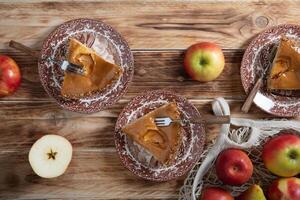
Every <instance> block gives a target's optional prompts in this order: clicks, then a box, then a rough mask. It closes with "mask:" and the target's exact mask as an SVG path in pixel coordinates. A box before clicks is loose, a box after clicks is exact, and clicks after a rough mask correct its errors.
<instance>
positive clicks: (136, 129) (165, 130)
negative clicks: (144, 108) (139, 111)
mask: <svg viewBox="0 0 300 200" xmlns="http://www.w3.org/2000/svg"><path fill="white" fill-rule="evenodd" d="M157 117H170V118H171V119H173V120H178V119H180V112H179V111H178V108H177V105H176V103H168V104H166V105H163V106H161V107H159V108H157V109H155V110H153V111H151V112H149V113H147V114H146V115H144V116H143V117H141V118H138V119H137V120H135V121H133V122H131V123H129V124H128V125H126V126H125V127H123V128H122V131H123V132H124V133H125V134H126V135H128V136H129V137H130V138H131V139H132V140H133V141H135V142H136V143H138V144H139V145H141V146H142V147H143V148H145V149H146V150H147V151H148V152H149V153H151V154H152V155H153V157H154V158H155V159H156V160H158V161H159V162H160V163H162V164H166V165H169V164H171V163H173V162H174V160H175V158H176V155H177V154H178V151H179V148H180V144H181V142H182V135H183V130H182V127H181V125H180V124H179V123H171V124H170V125H169V126H166V127H158V126H156V124H155V122H154V119H155V118H157Z"/></svg>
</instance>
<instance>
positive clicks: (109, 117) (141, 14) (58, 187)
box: [0, 0, 300, 200]
mask: <svg viewBox="0 0 300 200" xmlns="http://www.w3.org/2000/svg"><path fill="white" fill-rule="evenodd" d="M0 14H1V18H0V53H1V54H7V55H9V56H12V57H13V58H14V59H15V60H16V61H17V63H18V64H19V65H20V67H21V71H22V74H23V79H22V85H21V87H20V89H19V90H18V92H17V93H15V94H14V95H13V96H10V97H7V98H2V99H0V120H1V123H0V132H1V139H0V198H1V199H15V198H16V199H54V198H63V199H144V200H146V199H177V197H178V190H179V188H180V186H181V185H182V183H183V181H182V180H183V179H182V180H178V181H170V182H165V183H152V182H146V181H143V180H139V179H137V178H136V177H135V176H134V175H132V174H131V173H130V172H129V171H127V170H126V169H124V168H123V166H122V164H121V162H120V160H119V157H118V155H117V153H116V150H115V146H114V139H113V130H114V124H115V121H116V118H117V116H118V114H119V113H120V111H121V109H122V108H123V107H124V106H125V105H126V104H127V103H128V101H129V100H130V99H131V98H132V97H134V96H136V95H137V94H139V93H140V92H142V91H145V90H150V89H168V90H174V91H176V92H177V93H178V94H180V95H183V96H185V97H187V98H189V99H190V101H191V102H192V103H194V104H195V105H196V106H197V108H198V109H199V110H200V111H201V112H203V113H210V112H211V107H210V102H211V101H212V100H213V99H214V98H215V97H219V96H223V97H225V98H226V99H227V100H228V101H229V103H230V106H231V110H232V113H233V116H235V117H248V118H265V117H271V116H270V115H268V114H265V113H263V112H262V111H260V110H259V109H258V108H256V107H255V106H253V108H252V109H251V110H250V112H249V114H241V113H240V107H241V103H242V102H243V100H244V98H245V94H244V91H243V88H242V86H241V81H240V74H239V67H240V62H241V58H242V55H243V52H244V49H245V47H246V46H247V44H248V43H249V42H250V40H251V39H252V38H253V37H254V36H255V35H256V34H257V33H259V32H260V31H262V30H264V29H265V28H268V27H270V26H272V25H277V24H281V23H299V15H300V3H299V1H298V2H297V1H293V2H288V1H240V2H239V1H233V2H231V1H227V0H224V1H217V2H214V1H210V0H205V1H182V0H181V1H180V0H178V1H175V0H174V1H171V0H169V1H159V0H155V1H137V0H127V1H123V0H122V1H115V0H113V1H109V0H107V1H75V2H74V1H71V0H58V1H53V2H46V1H43V0H42V1H40V0H29V1H26V2H23V1H19V2H18V1H16V0H2V1H1V3H0ZM80 17H88V18H95V19H100V20H103V21H104V22H106V23H108V24H110V25H112V26H113V27H114V28H116V29H117V30H118V31H119V32H120V33H122V34H123V36H124V37H125V38H126V39H127V41H128V42H129V44H130V47H131V48H132V51H133V54H134V60H135V74H134V79H133V83H132V84H131V85H130V87H129V90H128V92H127V94H126V95H125V96H124V97H123V98H122V99H121V100H120V101H119V103H117V104H116V105H114V106H113V107H112V108H111V109H108V110H106V111H102V112H99V113H95V114H90V115H83V114H77V113H72V112H68V111H65V110H62V109H61V108H60V107H58V106H57V105H56V103H55V102H54V100H53V99H51V98H49V97H48V95H47V94H46V92H45V91H44V89H43V88H42V86H41V84H40V81H39V76H38V71H37V62H36V60H34V59H32V58H31V57H29V56H26V55H25V54H23V53H20V52H17V51H15V50H12V49H10V48H9V47H8V45H7V42H8V41H9V40H11V39H13V40H16V41H19V42H22V43H24V44H26V45H28V46H31V47H33V48H35V49H37V50H39V49H40V47H41V43H42V41H43V39H44V38H45V37H46V36H47V34H48V33H49V32H50V31H52V30H53V29H54V28H55V27H56V26H57V25H59V24H61V23H63V22H65V21H67V20H70V19H75V18H80ZM197 41H212V42H216V43H218V44H219V45H220V46H221V47H222V48H223V49H224V53H225V57H226V66H225V70H224V72H223V73H222V75H221V76H220V77H219V78H218V79H217V80H215V81H212V82H209V83H199V82H196V81H192V80H190V79H189V78H188V77H187V75H186V74H185V73H184V71H183V67H182V58H183V52H184V50H185V49H186V48H187V47H188V46H189V45H191V44H193V43H195V42H197ZM218 128H219V127H218V126H209V127H207V140H208V141H210V140H211V139H212V138H214V137H215V136H216V134H217V132H218ZM49 133H52V134H59V135H62V136H64V137H66V138H68V139H69V140H70V141H71V143H72V144H73V147H74V156H73V160H72V162H71V164H70V166H69V168H68V170H67V172H66V173H65V174H64V175H63V176H61V177H59V178H56V179H52V180H46V179H41V178H39V177H37V176H36V175H34V173H33V171H32V170H31V168H30V165H29V163H28V160H27V156H28V151H29V149H30V147H31V145H32V144H33V142H34V141H35V140H37V139H38V138H39V137H41V136H42V135H44V134H49Z"/></svg>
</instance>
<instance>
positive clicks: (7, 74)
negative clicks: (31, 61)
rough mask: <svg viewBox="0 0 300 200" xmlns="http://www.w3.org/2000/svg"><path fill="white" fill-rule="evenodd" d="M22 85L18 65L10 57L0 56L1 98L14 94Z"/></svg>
mask: <svg viewBox="0 0 300 200" xmlns="http://www.w3.org/2000/svg"><path fill="white" fill-rule="evenodd" d="M20 84H21V73H20V69H19V66H18V65H17V63H16V62H15V61H14V60H13V59H12V58H10V57H9V56H5V55H0V97H4V96H8V95H11V94H13V93H14V92H15V91H16V90H17V89H18V87H19V86H20Z"/></svg>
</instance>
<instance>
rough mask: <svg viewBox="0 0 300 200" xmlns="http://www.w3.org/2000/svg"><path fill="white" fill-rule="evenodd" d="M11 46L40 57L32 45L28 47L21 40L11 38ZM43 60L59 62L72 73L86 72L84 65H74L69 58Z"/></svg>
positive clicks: (63, 68) (82, 73)
mask: <svg viewBox="0 0 300 200" xmlns="http://www.w3.org/2000/svg"><path fill="white" fill-rule="evenodd" d="M9 46H10V47H12V48H14V49H17V50H19V51H22V52H24V53H26V54H28V55H30V56H33V57H35V58H37V59H39V52H37V51H35V50H33V49H31V48H30V47H27V46H25V45H23V44H21V43H19V42H16V41H14V40H11V41H10V42H9ZM42 60H46V61H47V60H48V61H51V62H53V63H55V64H57V65H58V66H59V67H60V68H61V69H62V70H63V71H68V72H72V73H76V74H80V75H84V74H85V70H84V69H83V68H82V67H80V66H78V65H74V64H72V63H70V62H68V61H67V60H63V61H57V60H54V59H52V58H50V57H48V58H45V59H42Z"/></svg>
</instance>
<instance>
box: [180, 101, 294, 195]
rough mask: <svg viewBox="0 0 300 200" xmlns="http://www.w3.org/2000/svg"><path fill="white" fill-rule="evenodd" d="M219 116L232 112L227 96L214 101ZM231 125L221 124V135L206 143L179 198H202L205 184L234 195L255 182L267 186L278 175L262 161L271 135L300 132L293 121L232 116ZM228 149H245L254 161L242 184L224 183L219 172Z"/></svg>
mask: <svg viewBox="0 0 300 200" xmlns="http://www.w3.org/2000/svg"><path fill="white" fill-rule="evenodd" d="M212 109H213V112H214V114H215V115H230V109H229V105H228V103H227V102H226V101H225V100H224V99H223V98H217V99H216V100H215V101H213V103H212ZM230 123H231V124H224V125H222V127H221V131H220V134H219V136H218V138H217V139H216V140H215V141H213V142H212V143H210V144H208V145H207V146H206V150H205V151H204V152H203V153H202V155H201V158H200V160H199V161H198V163H197V164H196V165H195V166H194V168H193V169H192V170H191V171H190V173H189V175H188V177H187V178H186V179H185V181H184V185H183V186H182V188H181V189H180V193H179V200H190V199H192V200H198V199H199V197H200V195H201V191H202V189H203V188H204V187H209V186H216V187H220V188H223V189H225V190H226V191H229V192H230V193H231V195H232V196H234V197H235V196H237V195H239V194H240V193H242V192H244V191H245V190H247V189H248V188H249V186H251V185H253V184H259V185H260V186H261V187H262V188H263V189H264V188H266V187H267V186H269V185H270V184H271V183H272V181H274V180H275V179H277V178H278V177H277V176H275V175H273V174H272V173H271V172H270V171H269V170H268V169H267V168H266V167H265V165H264V163H263V160H262V150H263V146H264V144H265V143H266V141H268V140H269V139H270V138H274V137H275V136H278V135H280V134H283V132H289V133H292V134H299V132H300V122H299V121H296V120H294V121H291V120H251V119H243V118H231V122H230ZM228 148H237V149H242V150H243V151H245V152H246V153H247V154H248V156H249V158H250V159H251V161H252V163H253V174H252V177H251V178H250V179H249V181H247V182H246V183H245V184H243V185H241V186H229V185H225V184H223V183H222V182H221V181H220V180H219V178H218V177H217V174H216V169H215V161H216V159H217V157H218V155H219V153H220V152H222V151H223V150H225V149H228Z"/></svg>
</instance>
